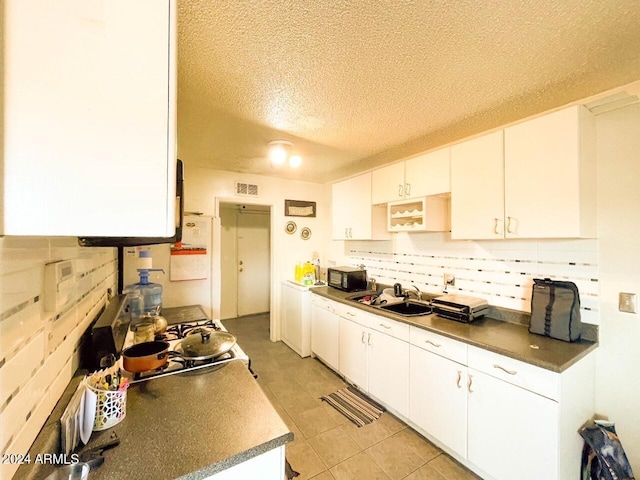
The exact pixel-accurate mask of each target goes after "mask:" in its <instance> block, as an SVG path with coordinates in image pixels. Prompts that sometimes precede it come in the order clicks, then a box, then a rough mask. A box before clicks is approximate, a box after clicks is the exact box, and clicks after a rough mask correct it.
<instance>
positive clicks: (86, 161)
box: [0, 0, 176, 236]
mask: <svg viewBox="0 0 640 480" xmlns="http://www.w3.org/2000/svg"><path fill="white" fill-rule="evenodd" d="M175 10H176V9H175V1H174V0H137V1H136V2H129V1H126V0H109V1H108V2H105V1H98V0H61V1H56V2H42V1H37V0H7V1H6V2H4V36H5V44H4V48H5V50H4V71H3V75H4V78H3V91H2V95H3V103H4V122H3V125H2V130H3V131H2V133H3V145H2V159H1V161H2V169H3V179H2V182H3V183H2V197H3V202H2V207H0V208H1V210H0V234H4V235H51V236H52V235H63V236H171V235H173V233H174V228H175V218H174V216H175V175H176V154H175V130H176V128H175V113H176V81H175V80H176V79H175V75H176V68H175V38H176V28H175V27H176V11H175Z"/></svg>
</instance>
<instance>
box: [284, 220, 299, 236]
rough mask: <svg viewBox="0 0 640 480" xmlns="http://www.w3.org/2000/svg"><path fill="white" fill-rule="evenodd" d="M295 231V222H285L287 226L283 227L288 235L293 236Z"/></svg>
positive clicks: (296, 227)
mask: <svg viewBox="0 0 640 480" xmlns="http://www.w3.org/2000/svg"><path fill="white" fill-rule="evenodd" d="M297 229H298V226H297V225H296V222H287V224H286V225H285V226H284V231H285V232H287V233H288V234H289V235H293V234H294V233H296V230H297Z"/></svg>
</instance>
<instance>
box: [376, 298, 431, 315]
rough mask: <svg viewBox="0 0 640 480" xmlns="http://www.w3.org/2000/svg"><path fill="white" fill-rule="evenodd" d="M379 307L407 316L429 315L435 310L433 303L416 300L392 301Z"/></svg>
mask: <svg viewBox="0 0 640 480" xmlns="http://www.w3.org/2000/svg"><path fill="white" fill-rule="evenodd" d="M377 308H379V309H381V310H386V311H387V312H393V313H397V314H398V315H403V316H405V317H413V316H417V315H427V314H429V313H431V312H432V311H433V309H432V308H431V305H428V304H426V303H422V302H418V301H415V300H405V301H404V302H399V303H392V304H390V305H380V306H378V307H377Z"/></svg>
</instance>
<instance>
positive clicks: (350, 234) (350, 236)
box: [349, 227, 353, 238]
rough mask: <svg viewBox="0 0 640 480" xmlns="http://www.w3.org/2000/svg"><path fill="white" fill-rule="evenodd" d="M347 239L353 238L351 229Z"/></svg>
mask: <svg viewBox="0 0 640 480" xmlns="http://www.w3.org/2000/svg"><path fill="white" fill-rule="evenodd" d="M349 238H353V233H352V232H351V227H349Z"/></svg>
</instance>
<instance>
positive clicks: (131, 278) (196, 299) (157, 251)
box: [123, 215, 213, 318]
mask: <svg viewBox="0 0 640 480" xmlns="http://www.w3.org/2000/svg"><path fill="white" fill-rule="evenodd" d="M212 235H213V217H210V216H204V215H198V216H196V215H185V217H184V224H183V229H182V242H181V244H182V245H181V246H174V245H172V244H161V245H150V246H142V247H124V261H123V262H124V285H125V288H126V286H127V285H130V284H134V283H138V282H139V281H140V278H139V276H138V271H137V269H138V268H140V267H139V265H140V261H139V260H138V259H139V252H140V250H149V251H151V258H152V263H153V268H160V269H162V270H164V273H162V272H157V271H152V272H150V275H149V282H152V283H159V284H161V285H162V287H163V291H162V306H163V307H180V306H186V305H196V304H197V305H202V307H203V308H204V310H205V312H206V313H207V315H209V317H210V318H212V313H213V312H212V281H211V276H212V252H211V248H212V244H213V243H212ZM176 247H177V248H176Z"/></svg>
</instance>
